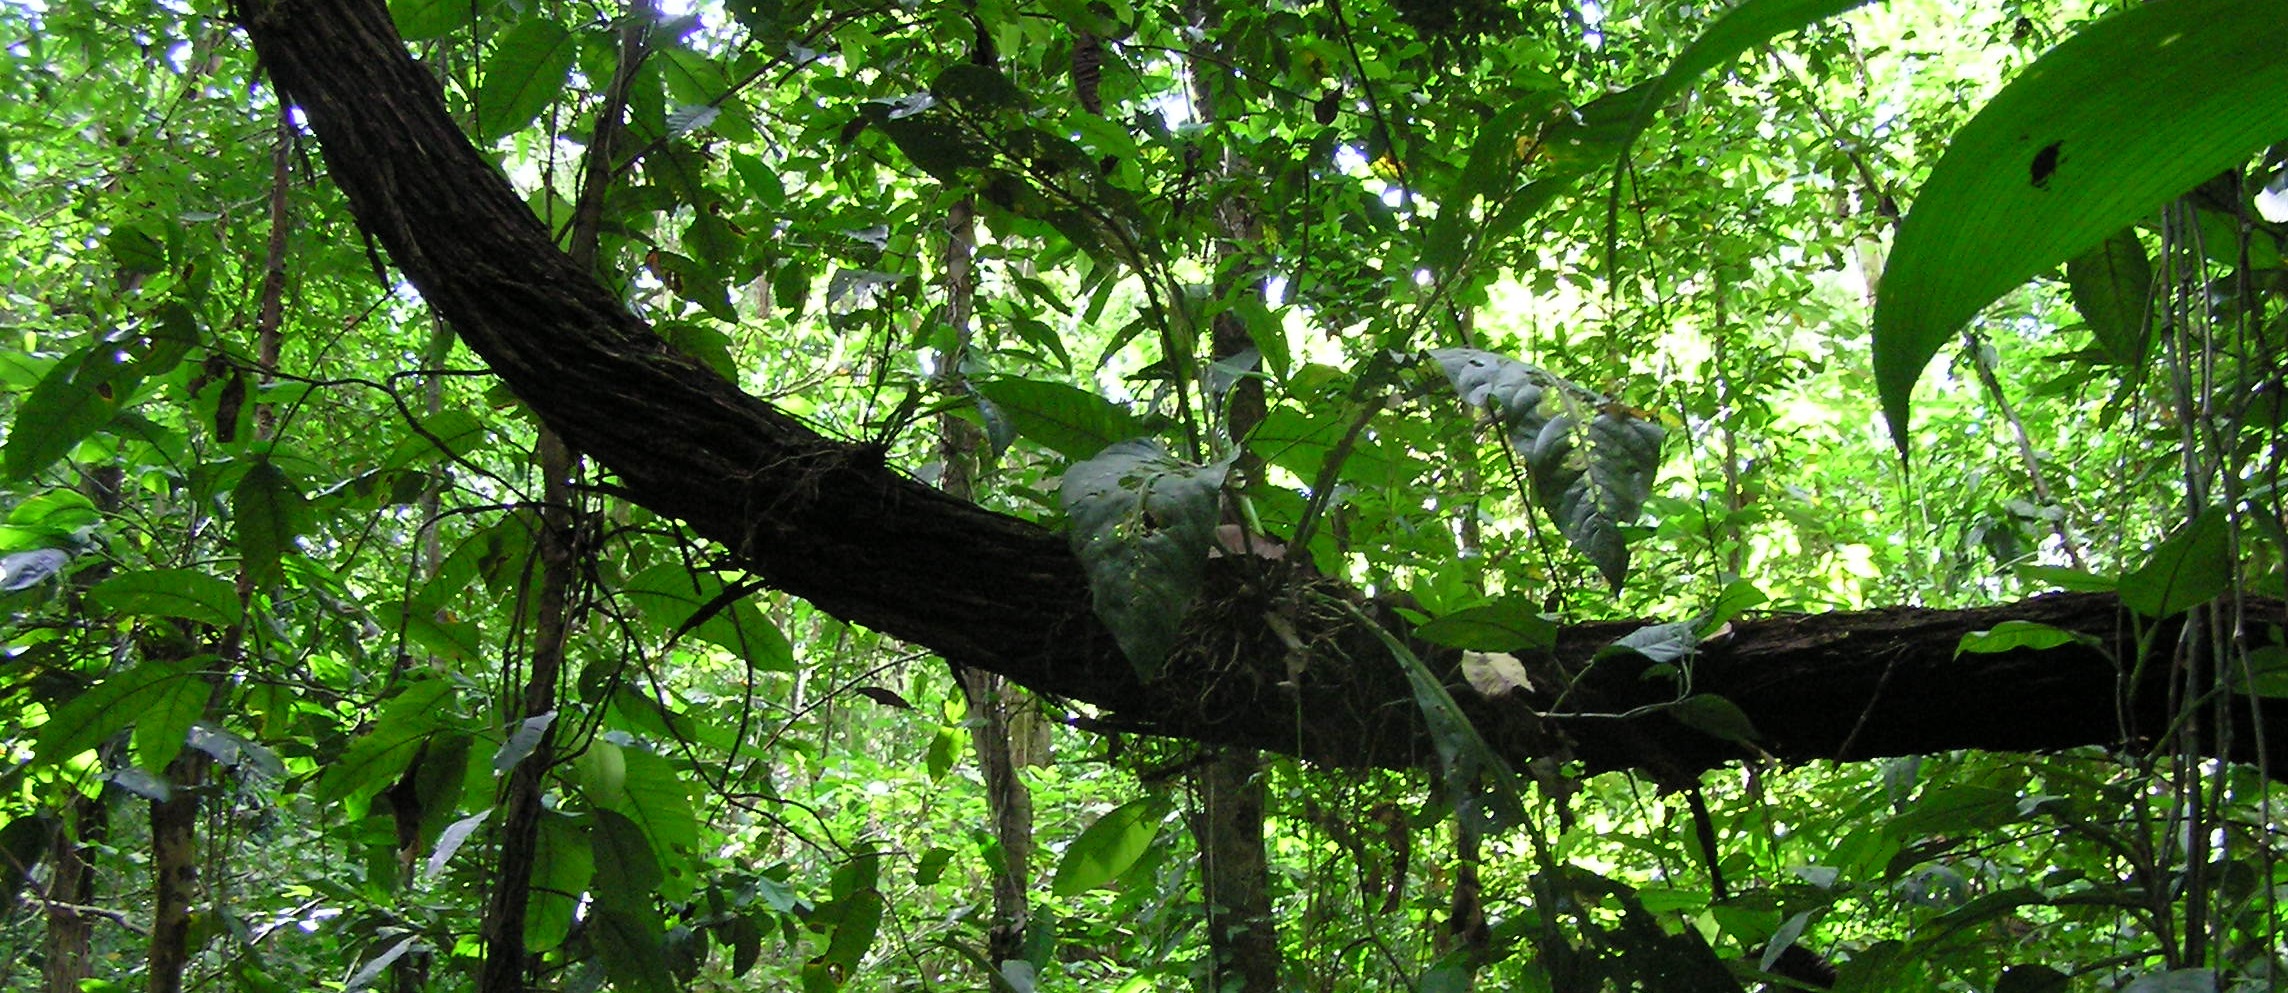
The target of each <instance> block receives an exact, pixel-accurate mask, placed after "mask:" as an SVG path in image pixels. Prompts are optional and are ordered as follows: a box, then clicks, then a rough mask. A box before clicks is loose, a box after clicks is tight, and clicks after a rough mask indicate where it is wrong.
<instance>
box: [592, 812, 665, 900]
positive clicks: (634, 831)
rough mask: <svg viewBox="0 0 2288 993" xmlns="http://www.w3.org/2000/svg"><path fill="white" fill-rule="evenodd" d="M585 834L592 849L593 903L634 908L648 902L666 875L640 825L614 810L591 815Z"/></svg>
mask: <svg viewBox="0 0 2288 993" xmlns="http://www.w3.org/2000/svg"><path fill="white" fill-rule="evenodd" d="M590 817H591V818H592V819H591V820H590V821H589V824H588V827H589V830H588V837H589V839H590V843H591V844H592V845H593V846H594V849H595V858H596V885H595V898H596V902H597V903H598V904H600V905H602V906H606V907H621V908H627V909H634V908H638V907H648V906H650V905H651V897H652V892H653V891H654V890H657V889H658V888H659V884H660V881H661V880H662V879H663V878H665V877H663V876H662V875H661V874H660V869H659V858H658V857H657V856H654V855H653V854H652V850H651V841H650V839H648V838H645V837H644V830H643V826H642V825H640V824H637V823H636V822H635V821H634V820H632V819H630V818H629V817H628V816H627V815H626V814H622V813H620V812H619V811H616V810H599V811H596V812H595V813H593V814H591V815H590Z"/></svg>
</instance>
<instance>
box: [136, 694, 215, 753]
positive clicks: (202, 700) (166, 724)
mask: <svg viewBox="0 0 2288 993" xmlns="http://www.w3.org/2000/svg"><path fill="white" fill-rule="evenodd" d="M213 695H214V686H213V684H211V683H209V682H207V681H206V680H204V679H172V680H168V681H166V682H164V683H162V684H159V685H157V686H154V687H153V688H152V692H151V693H149V694H146V695H143V696H141V698H139V699H138V700H137V701H136V702H135V709H134V710H129V711H128V712H127V713H128V715H129V716H131V717H133V718H134V720H135V736H134V739H133V741H134V743H135V764H136V765H139V766H141V767H143V768H144V769H147V770H149V771H151V772H154V773H157V772H162V771H164V770H165V769H166V768H167V763H169V762H173V761H174V760H175V756H176V755H178V754H180V753H181V752H182V750H183V744H184V743H185V742H186V741H187V740H188V739H189V736H190V733H191V725H192V724H194V723H196V722H197V721H198V719H199V718H200V717H202V716H204V715H205V714H206V710H207V700H208V698H210V697H212V696H213Z"/></svg>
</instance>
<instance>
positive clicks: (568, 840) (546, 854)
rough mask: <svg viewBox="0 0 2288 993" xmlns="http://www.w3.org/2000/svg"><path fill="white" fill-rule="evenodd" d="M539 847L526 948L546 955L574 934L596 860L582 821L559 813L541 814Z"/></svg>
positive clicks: (527, 909)
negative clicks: (583, 896) (575, 919)
mask: <svg viewBox="0 0 2288 993" xmlns="http://www.w3.org/2000/svg"><path fill="white" fill-rule="evenodd" d="M539 845H540V850H539V853H538V854H537V855H535V856H534V857H533V860H532V893H531V895H530V896H529V897H527V898H526V900H525V912H524V945H525V947H526V948H529V949H532V950H533V951H536V952H545V951H548V950H549V949H552V948H555V947H556V946H558V945H561V944H563V943H564V939H565V938H566V937H568V936H569V935H571V933H572V918H573V914H574V912H575V911H577V910H578V909H579V907H580V896H581V894H582V893H585V892H586V891H587V889H588V881H589V879H590V878H592V877H593V874H594V873H595V867H596V861H595V854H594V851H593V850H592V849H591V847H590V846H589V843H588V833H587V832H585V831H582V830H580V822H579V821H577V820H574V819H573V818H570V817H566V816H564V815H562V814H559V813H555V812H543V813H542V814H541V816H540V836H539Z"/></svg>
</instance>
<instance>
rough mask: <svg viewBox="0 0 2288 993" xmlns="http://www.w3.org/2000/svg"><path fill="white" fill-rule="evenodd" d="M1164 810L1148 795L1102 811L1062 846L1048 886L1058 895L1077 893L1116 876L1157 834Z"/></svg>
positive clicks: (1156, 800)
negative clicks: (1101, 813)
mask: <svg viewBox="0 0 2288 993" xmlns="http://www.w3.org/2000/svg"><path fill="white" fill-rule="evenodd" d="M1166 813H1167V806H1166V805H1165V804H1164V803H1162V802H1161V800H1160V798H1158V797H1151V796H1147V797H1140V798H1138V799H1135V800H1130V801H1128V802H1127V803H1124V804H1121V805H1120V806H1118V807H1114V808H1112V809H1111V810H1109V811H1107V812H1105V815H1104V816H1102V817H1099V818H1097V819H1096V823H1094V824H1091V825H1089V826H1088V828H1087V830H1084V831H1082V832H1081V833H1080V837H1078V838H1075V839H1073V843H1072V844H1071V845H1070V846H1068V847H1067V848H1066V849H1065V854H1064V857H1063V858H1061V859H1059V860H1058V861H1057V874H1056V879H1055V881H1054V882H1052V883H1050V884H1049V889H1050V890H1051V891H1052V892H1054V893H1056V895H1058V896H1079V895H1080V894H1082V893H1086V892H1088V891H1090V890H1093V889H1096V888H1097V887H1099V886H1103V885H1105V884H1106V883H1110V882H1112V881H1113V880H1115V879H1118V878H1120V874H1121V873H1124V872H1127V871H1128V867H1129V866H1132V865H1135V864H1136V860H1137V859H1139V858H1142V857H1143V856H1144V850H1145V849H1146V848H1148V847H1150V846H1151V844H1152V839H1154V838H1157V837H1159V836H1160V818H1161V817H1162V816H1163V815H1165V814H1166Z"/></svg>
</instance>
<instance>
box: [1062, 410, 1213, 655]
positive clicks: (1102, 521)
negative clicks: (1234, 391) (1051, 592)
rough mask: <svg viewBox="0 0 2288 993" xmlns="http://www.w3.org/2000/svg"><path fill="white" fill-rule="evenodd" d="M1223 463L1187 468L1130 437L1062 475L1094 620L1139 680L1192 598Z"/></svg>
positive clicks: (1170, 643) (1172, 636)
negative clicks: (1109, 635) (1107, 631)
mask: <svg viewBox="0 0 2288 993" xmlns="http://www.w3.org/2000/svg"><path fill="white" fill-rule="evenodd" d="M1230 465H1231V463H1230V462H1229V461H1220V462H1216V463H1214V464H1212V465H1205V466H1199V465H1192V464H1190V463H1188V462H1183V461H1181V460H1178V459H1176V458H1174V457H1173V456H1170V455H1169V454H1168V453H1167V450H1166V449H1163V448H1161V447H1160V443H1159V442H1156V441H1152V440H1150V439H1135V440H1131V441H1123V442H1120V443H1118V444H1115V445H1113V446H1111V447H1109V448H1106V449H1105V450H1104V451H1102V452H1099V453H1097V455H1096V457H1095V458H1092V459H1089V460H1088V461H1086V462H1082V463H1080V464H1078V465H1075V466H1073V467H1072V468H1071V469H1070V470H1067V471H1066V472H1065V477H1064V484H1063V486H1062V488H1061V493H1060V495H1061V496H1062V498H1063V503H1064V510H1065V514H1066V515H1067V516H1068V517H1070V518H1071V519H1072V545H1073V553H1074V554H1075V555H1076V556H1078V557H1079V558H1080V564H1081V567H1082V568H1083V569H1084V570H1086V571H1087V573H1088V585H1089V591H1090V593H1091V594H1092V599H1093V602H1094V606H1095V609H1096V616H1097V617H1098V618H1099V619H1101V620H1103V621H1104V626H1105V627H1107V628H1109V629H1111V631H1112V637H1113V639H1114V640H1115V641H1117V642H1119V644H1120V650H1121V652H1122V653H1123V654H1125V655H1127V657H1128V662H1129V664H1130V665H1132V666H1134V667H1135V668H1136V673H1137V675H1139V676H1141V677H1143V678H1144V679H1146V680H1150V679H1152V678H1154V677H1156V676H1157V675H1159V672H1160V666H1161V664H1162V663H1163V662H1165V661H1166V659H1167V655H1168V652H1169V650H1171V649H1172V648H1174V647H1175V644H1176V631H1177V627H1178V625H1180V624H1181V623H1182V622H1183V619H1184V615H1185V614H1186V613H1187V612H1189V611H1190V609H1191V606H1192V600H1193V599H1194V598H1195V597H1196V596H1198V594H1199V589H1200V584H1201V582H1202V581H1203V580H1204V578H1205V574H1206V566H1207V556H1208V548H1209V546H1210V545H1211V544H1212V543H1213V542H1214V540H1215V526H1216V520H1217V515H1218V513H1219V511H1220V507H1219V504H1220V500H1219V499H1218V497H1219V495H1220V493H1221V492H1222V489H1223V480H1224V475H1225V473H1226V472H1227V471H1228V470H1229V469H1230Z"/></svg>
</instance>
